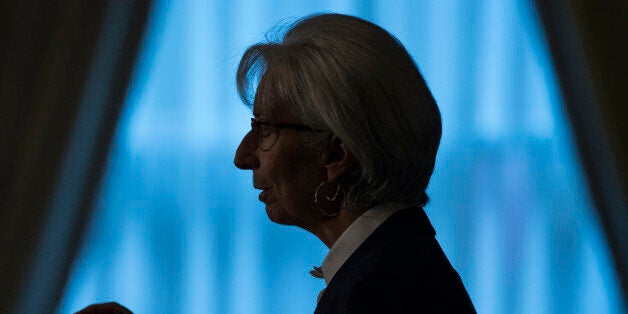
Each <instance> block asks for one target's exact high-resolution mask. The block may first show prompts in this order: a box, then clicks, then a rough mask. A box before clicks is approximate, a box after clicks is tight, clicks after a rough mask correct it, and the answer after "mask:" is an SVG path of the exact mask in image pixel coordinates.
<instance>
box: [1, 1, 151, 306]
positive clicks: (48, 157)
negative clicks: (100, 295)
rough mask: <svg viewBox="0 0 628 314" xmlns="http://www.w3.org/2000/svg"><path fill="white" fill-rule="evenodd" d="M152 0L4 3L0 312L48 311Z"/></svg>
mask: <svg viewBox="0 0 628 314" xmlns="http://www.w3.org/2000/svg"><path fill="white" fill-rule="evenodd" d="M149 7H150V1H149V0H145V1H125V0H117V1H83V0H67V1H2V4H0V45H1V47H2V48H1V49H0V252H1V253H2V254H1V255H0V291H1V292H0V312H1V313H11V312H20V313H48V312H53V311H54V308H55V307H56V304H57V302H58V300H59V298H60V297H61V295H62V293H63V286H64V282H65V280H66V277H67V275H68V273H69V270H70V267H71V261H72V259H73V257H74V255H75V254H76V249H77V247H78V245H79V242H80V239H81V235H82V232H83V228H84V222H86V221H87V217H88V216H89V214H90V210H91V202H92V199H93V197H94V191H95V190H96V189H97V187H98V182H99V179H100V175H101V171H102V169H103V165H104V161H105V160H106V157H107V151H108V147H109V144H110V142H111V139H112V133H113V130H114V129H115V124H116V120H117V118H118V113H119V112H120V108H121V104H122V102H123V100H124V97H125V93H126V89H127V85H128V82H129V78H130V74H131V73H132V68H133V65H134V61H135V59H136V55H137V52H138V48H139V46H140V42H141V37H142V34H143V31H144V26H145V22H146V19H147V15H148V12H149V10H150V8H149Z"/></svg>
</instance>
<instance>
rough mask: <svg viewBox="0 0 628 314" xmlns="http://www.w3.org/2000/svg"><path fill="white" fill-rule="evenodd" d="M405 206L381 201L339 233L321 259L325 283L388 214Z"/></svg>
mask: <svg viewBox="0 0 628 314" xmlns="http://www.w3.org/2000/svg"><path fill="white" fill-rule="evenodd" d="M407 207H408V205H406V204H401V203H383V204H379V205H377V206H374V207H372V208H370V209H369V210H367V211H366V212H364V213H363V214H362V215H361V216H360V217H358V218H357V219H356V220H355V221H354V222H353V223H352V224H351V225H350V226H349V227H348V228H347V230H345V232H343V233H342V235H340V237H339V238H338V240H336V243H334V245H333V246H332V247H331V249H330V250H329V253H327V256H326V257H325V260H323V265H321V267H320V270H322V273H323V278H324V279H325V283H326V284H328V285H329V282H331V280H332V278H334V275H335V274H336V272H337V271H338V269H340V267H341V266H342V265H343V264H344V263H345V262H346V261H347V259H348V258H349V256H351V254H353V252H354V251H355V250H356V249H357V248H358V247H359V246H360V245H361V244H362V243H363V242H364V240H366V238H368V237H369V236H370V235H371V233H373V231H374V230H375V229H377V227H379V226H380V225H381V224H382V223H383V222H384V221H386V219H388V217H390V215H392V214H394V213H395V212H396V211H398V210H400V209H403V208H407Z"/></svg>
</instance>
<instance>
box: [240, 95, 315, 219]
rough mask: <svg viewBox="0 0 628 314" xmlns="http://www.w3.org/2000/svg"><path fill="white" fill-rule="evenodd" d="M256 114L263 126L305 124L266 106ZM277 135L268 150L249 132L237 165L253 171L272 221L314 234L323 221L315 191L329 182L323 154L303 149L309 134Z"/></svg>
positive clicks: (256, 108)
mask: <svg viewBox="0 0 628 314" xmlns="http://www.w3.org/2000/svg"><path fill="white" fill-rule="evenodd" d="M253 114H254V116H255V119H256V120H257V121H261V122H270V123H287V124H290V123H296V124H298V123H302V122H301V121H299V120H298V119H297V118H295V117H294V116H293V115H292V114H290V113H289V112H287V111H286V110H282V109H280V108H274V106H272V105H271V104H265V103H263V102H260V103H256V104H255V105H254V107H253ZM276 131H277V130H276ZM278 131H279V133H278V137H277V140H276V141H275V142H274V144H273V145H272V147H270V148H268V149H261V148H260V147H258V145H257V140H256V139H255V138H254V137H255V135H254V132H252V131H249V132H248V133H247V134H246V135H245V136H244V138H243V139H242V141H241V143H240V145H239V146H238V149H237V151H236V155H235V160H234V163H235V165H236V166H237V167H238V168H240V169H250V170H252V171H253V186H254V187H255V188H256V189H258V190H260V191H261V192H260V195H259V199H260V201H261V202H263V203H264V204H265V205H266V214H267V215H268V217H269V218H270V220H271V221H273V222H275V223H279V224H284V225H295V226H299V227H301V228H303V229H306V230H311V228H312V227H313V226H314V225H315V224H316V223H318V222H320V220H321V214H320V212H319V211H318V209H317V207H316V205H315V203H314V191H315V190H316V187H317V186H318V185H319V184H320V183H321V182H323V181H326V180H327V177H326V176H327V173H326V168H325V166H324V164H323V162H322V158H321V155H320V153H319V154H317V153H315V152H313V151H310V150H308V149H306V148H305V147H304V145H303V143H302V140H303V139H302V138H303V136H302V135H303V134H307V132H306V133H304V132H300V131H297V130H292V129H279V130H278ZM305 136H307V135H305Z"/></svg>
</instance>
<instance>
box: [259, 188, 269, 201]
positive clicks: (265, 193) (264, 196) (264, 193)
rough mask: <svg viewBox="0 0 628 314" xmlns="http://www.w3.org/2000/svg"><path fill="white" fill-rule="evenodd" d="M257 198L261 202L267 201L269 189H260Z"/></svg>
mask: <svg viewBox="0 0 628 314" xmlns="http://www.w3.org/2000/svg"><path fill="white" fill-rule="evenodd" d="M259 200H260V201H261V202H264V203H267V202H268V201H269V200H270V190H262V192H261V193H260V194H259Z"/></svg>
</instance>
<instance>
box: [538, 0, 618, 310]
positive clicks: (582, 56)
mask: <svg viewBox="0 0 628 314" xmlns="http://www.w3.org/2000/svg"><path fill="white" fill-rule="evenodd" d="M535 3H536V8H537V12H538V14H539V16H540V18H541V22H542V24H543V25H544V30H545V35H546V39H547V41H548V45H549V47H550V52H551V56H552V59H553V62H554V66H555V69H556V72H557V75H558V80H559V82H560V88H561V92H562V95H563V101H564V106H565V111H566V113H567V116H568V118H569V121H570V122H571V126H572V130H573V133H574V137H575V142H576V146H577V150H578V153H579V157H580V160H581V162H582V165H583V168H584V172H585V176H586V179H587V182H588V186H589V190H590V191H591V195H592V198H593V202H594V205H595V207H596V209H597V214H598V215H597V216H598V217H599V218H600V220H601V224H602V227H603V229H604V233H605V236H606V239H607V243H608V244H609V248H610V250H611V256H612V259H613V262H614V265H615V268H616V272H617V276H618V278H619V283H620V286H621V287H620V288H621V289H622V292H623V294H622V295H623V301H624V304H626V302H628V273H627V272H628V232H626V230H628V205H627V202H626V200H627V196H628V172H627V170H628V155H627V150H628V123H626V122H625V120H626V117H627V108H626V105H627V104H628V85H626V84H627V82H628V3H627V2H621V1H616V0H535Z"/></svg>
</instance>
